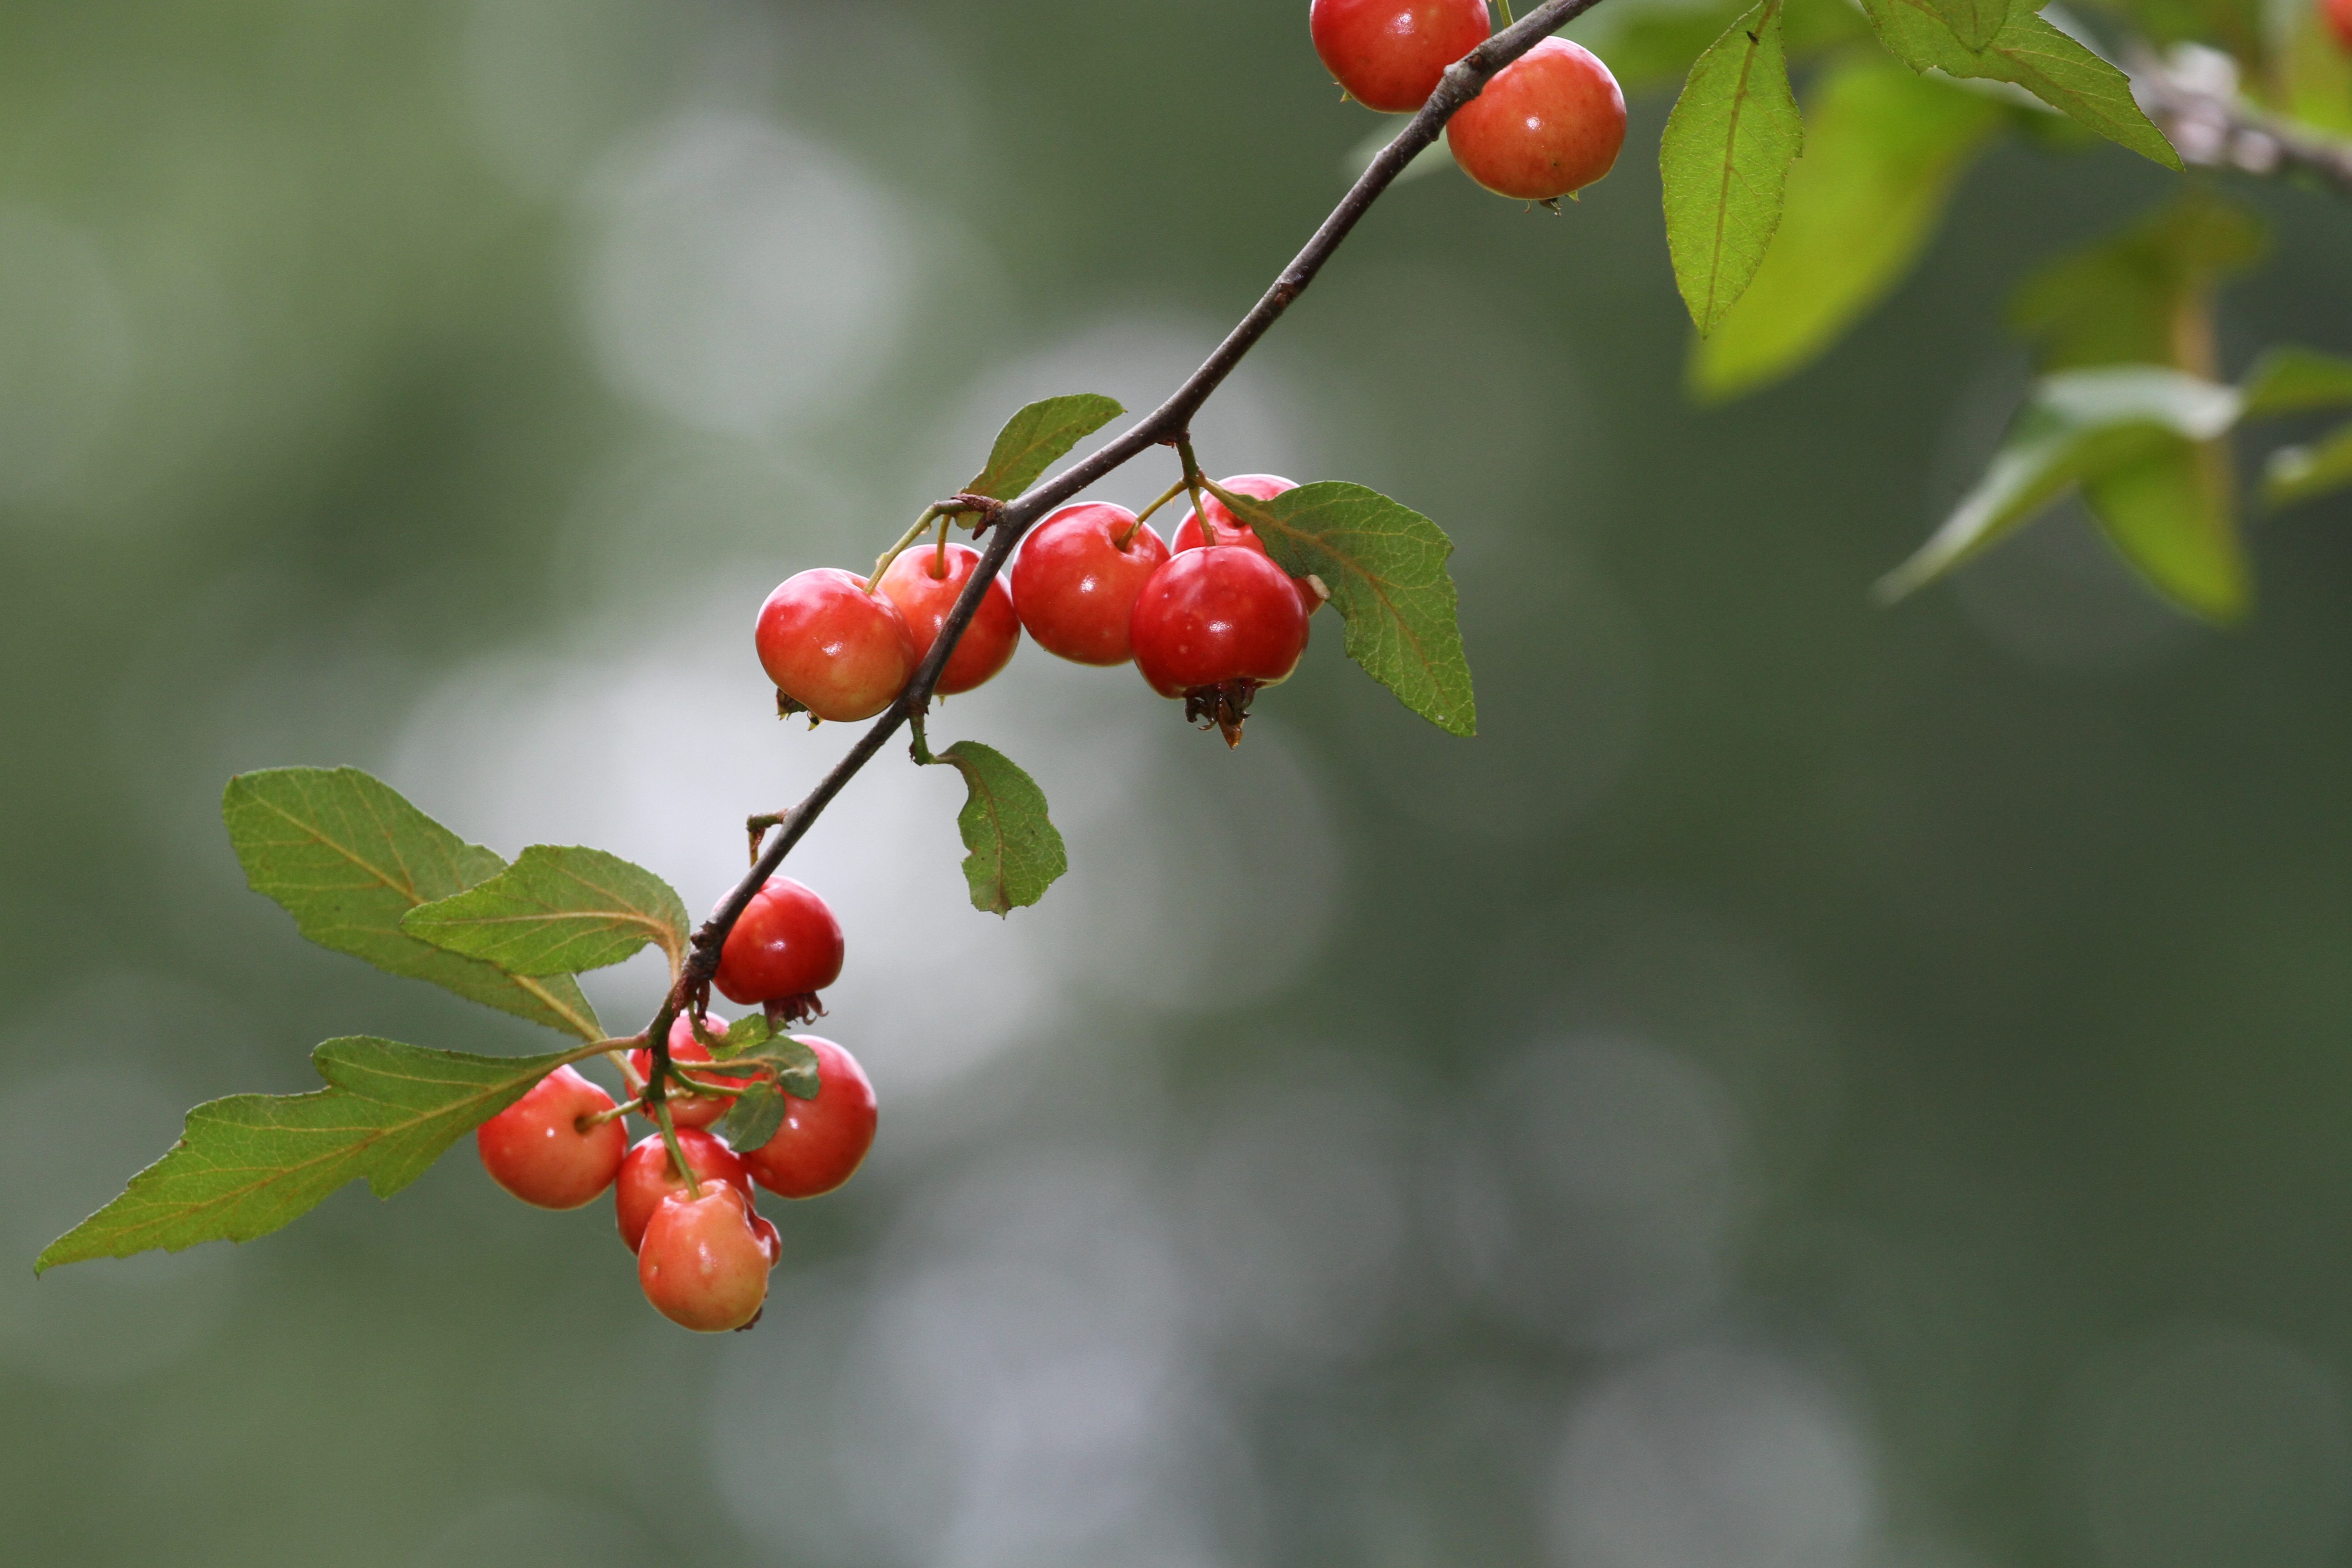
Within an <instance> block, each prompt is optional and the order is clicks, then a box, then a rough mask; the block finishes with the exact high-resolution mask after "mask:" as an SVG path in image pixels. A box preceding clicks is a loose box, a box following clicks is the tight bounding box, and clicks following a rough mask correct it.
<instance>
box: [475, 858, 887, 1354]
mask: <svg viewBox="0 0 2352 1568" xmlns="http://www.w3.org/2000/svg"><path fill="white" fill-rule="evenodd" d="M841 961H842V937H841V926H840V924H839V922H838V921H835V919H834V917H833V912H832V910H828V909H827V908H826V907H825V905H824V900H822V899H819V898H818V897H817V896H816V895H815V894H814V893H813V892H811V891H809V889H806V888H804V887H803V886H802V885H801V884H800V883H798V882H795V881H793V880H792V879H790V878H784V877H779V878H776V879H772V880H771V881H770V882H769V883H768V884H767V886H766V887H764V888H762V889H761V890H760V892H759V893H758V894H756V895H754V897H753V899H752V900H751V905H750V907H749V908H747V909H746V910H744V913H743V917H742V919H741V920H740V921H737V922H736V925H735V929H734V930H733V931H731V932H730V934H729V936H728V939H727V942H726V944H725V946H724V948H723V949H722V950H721V953H720V959H719V974H718V978H717V980H716V982H715V984H717V985H718V987H719V990H720V991H721V992H723V993H725V994H727V995H728V996H730V997H731V998H733V999H734V1000H736V1001H738V1002H743V1003H756V1004H759V1005H762V1006H765V1007H767V1008H769V1009H770V1011H771V1014H772V1016H810V1015H811V1014H813V1013H814V1012H816V1011H819V1010H821V1009H819V1008H818V1007H817V1002H816V994H817V992H818V991H820V990H822V989H823V988H824V986H826V985H829V984H832V983H833V982H834V980H835V978H836V977H838V976H839V974H840V973H841ZM727 1027H728V1026H727V1024H726V1023H725V1022H724V1021H723V1020H721V1019H719V1018H718V1017H716V1016H710V1017H707V1018H706V1019H704V1020H703V1028H704V1031H705V1032H706V1033H708V1034H710V1035H712V1036H714V1037H715V1036H719V1035H724V1034H725V1033H726V1030H727ZM795 1038H797V1039H798V1040H799V1041H800V1043H801V1044H803V1045H804V1046H806V1047H808V1048H809V1050H810V1051H811V1052H812V1053H814V1056H815V1058H816V1064H817V1092H816V1097H815V1098H814V1099H812V1100H803V1099H801V1098H799V1097H797V1096H795V1095H792V1094H789V1093H787V1094H785V1095H784V1096H783V1101H784V1116H783V1121H782V1125H781V1126H779V1127H778V1128H777V1130H776V1132H775V1134H774V1136H772V1137H771V1138H770V1139H769V1140H768V1141H767V1142H764V1143H761V1145H759V1146H758V1147H757V1148H753V1149H745V1150H740V1151H739V1150H737V1149H734V1148H732V1147H731V1146H730V1144H729V1143H728V1142H727V1140H726V1139H725V1138H724V1137H723V1136H720V1135H719V1134H718V1133H716V1132H712V1131H709V1128H710V1126H711V1124H712V1123H714V1122H716V1121H719V1119H720V1118H721V1117H723V1116H725V1115H726V1114H727V1112H728V1111H729V1110H730V1109H731V1108H732V1107H733V1105H734V1103H735V1100H736V1099H737V1095H736V1094H734V1093H728V1092H715V1091H712V1092H705V1091H702V1090H700V1089H694V1088H691V1087H689V1088H688V1089H680V1088H679V1087H678V1086H677V1080H676V1079H669V1080H667V1083H668V1087H667V1089H666V1091H665V1097H664V1098H663V1099H662V1100H660V1104H661V1105H662V1106H663V1107H664V1108H665V1109H666V1110H667V1113H668V1116H669V1121H670V1129H671V1136H674V1137H675V1138H676V1140H677V1144H676V1147H677V1155H673V1153H672V1152H671V1144H670V1139H669V1137H666V1136H665V1135H664V1133H663V1132H662V1131H659V1130H656V1131H653V1132H650V1133H648V1134H646V1136H645V1137H644V1138H642V1139H640V1140H639V1141H638V1142H637V1143H636V1145H635V1147H634V1148H632V1147H630V1146H629V1142H628V1134H627V1131H626V1130H625V1127H624V1125H623V1117H624V1115H625V1113H634V1114H637V1115H643V1116H646V1117H647V1118H648V1119H652V1106H653V1104H654V1101H653V1100H652V1098H651V1096H650V1095H649V1094H648V1093H647V1092H646V1090H645V1089H644V1088H643V1087H642V1086H645V1085H646V1083H647V1080H648V1079H649V1078H650V1076H651V1074H652V1072H653V1068H654V1062H653V1053H652V1052H651V1051H650V1050H647V1049H645V1048H642V1047H641V1048H639V1049H638V1050H636V1051H635V1052H634V1053H632V1054H631V1056H630V1058H629V1066H628V1078H629V1082H630V1088H631V1091H632V1092H633V1093H636V1094H639V1095H640V1096H641V1098H639V1099H637V1100H632V1101H630V1102H629V1104H628V1105H627V1106H626V1107H623V1106H621V1105H619V1104H617V1103H615V1101H614V1099H613V1097H612V1096H611V1095H609V1094H607V1093H605V1092H604V1089H601V1088H599V1087H597V1085H595V1084H594V1083H593V1082H591V1081H590V1080H589V1079H587V1078H585V1077H584V1076H583V1075H582V1074H581V1073H580V1072H579V1070H578V1069H576V1068H569V1067H564V1068H556V1069H555V1071H553V1072H551V1073H550V1074H548V1075H547V1077H545V1078H543V1079H540V1080H539V1082H538V1083H536V1084H534V1085H533V1086H532V1087H531V1089H530V1091H529V1092H528V1093H526V1094H525V1095H524V1096H523V1097H522V1098H521V1099H520V1100H516V1101H515V1102H514V1103H513V1104H512V1105H510V1106H509V1107H507V1109H506V1110H502V1111H500V1112H499V1114H498V1115H496V1116H494V1117H492V1118H490V1120H489V1121H486V1122H484V1123H483V1124H482V1125H481V1127H480V1128H479V1129H478V1130H477V1131H476V1132H475V1146H476V1147H477V1149H478V1150H479V1152H480V1153H481V1157H482V1164H483V1166H484V1167H485V1168H486V1169H487V1170H488V1172H489V1173H490V1175H491V1177H492V1178H493V1179H494V1180H496V1181H497V1182H498V1184H499V1185H500V1186H502V1187H504V1188H505V1189H506V1190H507V1191H508V1192H509V1193H512V1194H514V1195H515V1196H517V1197H519V1198H520V1199H521V1200H522V1201H523V1202H525V1203H527V1204H532V1205H537V1206H538V1207H540V1208H547V1209H575V1208H579V1207H581V1206H582V1205H585V1204H589V1203H592V1202H593V1201H594V1200H595V1199H596V1198H597V1197H599V1196H601V1195H602V1194H604V1190H605V1189H606V1188H608V1187H609V1188H611V1189H612V1190H613V1198H614V1217H615V1218H616V1220H617V1221H618V1222H619V1226H620V1232H621V1239H622V1240H623V1241H624V1242H625V1243H626V1244H627V1245H628V1247H629V1250H630V1251H632V1252H634V1253H635V1254H636V1258H637V1282H638V1284H639V1286H640V1287H642V1288H643V1289H644V1290H645V1293H646V1300H649V1301H651V1302H652V1303H653V1304H654V1306H655V1307H656V1308H657V1309H659V1310H660V1311H661V1313H662V1315H663V1316H664V1317H667V1318H668V1319H669V1320H670V1321H673V1322H676V1323H679V1324H682V1325H684V1326H685V1327H687V1328H689V1329H695V1330H698V1331H702V1332H706V1333H716V1332H719V1331H723V1330H727V1329H740V1328H746V1327H749V1326H750V1325H751V1322H752V1321H754V1320H756V1319H757V1318H758V1317H759V1315H760V1310H761V1306H762V1305H763V1304H764V1303H765V1302H766V1300H767V1297H768V1272H769V1270H770V1269H772V1268H774V1267H775V1266H776V1261H777V1258H779V1256H780V1255H781V1253H782V1237H780V1236H779V1234H778V1232H777V1230H776V1227H775V1226H774V1224H773V1223H772V1222H771V1221H770V1220H769V1219H768V1218H767V1217H766V1216H765V1215H761V1213H760V1212H759V1210H758V1209H757V1208H756V1207H754V1206H753V1205H752V1195H753V1186H754V1184H758V1185H759V1186H762V1187H765V1188H767V1189H768V1191H770V1192H772V1193H774V1194H777V1195H778V1196H780V1197H787V1198H813V1197H816V1196H818V1195H819V1194H824V1193H829V1192H831V1191H833V1190H834V1189H835V1187H838V1186H840V1185H841V1184H843V1183H844V1182H846V1181H847V1180H849V1178H850V1175H851V1174H852V1173H854V1172H855V1171H856V1169H857V1166H858V1164H859V1163H860V1162H861V1161H863V1160H864V1159H865V1158H866V1151H867V1150H868V1149H870V1148H872V1147H873V1144H874V1130H875V1124H876V1110H875V1100H874V1086H873V1084H872V1083H871V1082H869V1081H868V1080H867V1079H866V1073H865V1071H864V1069H863V1068H860V1067H859V1066H858V1065H857V1060H856V1058H855V1057H852V1056H851V1055H850V1054H849V1053H848V1052H847V1051H845V1050H844V1049H842V1047H839V1046H837V1045H835V1044H834V1043H833V1042H832V1041H831V1040H825V1039H819V1038H818V1037H815V1036H813V1035H803V1036H797V1037H795ZM669 1058H670V1060H671V1061H673V1062H675V1063H677V1064H678V1065H679V1066H680V1067H682V1068H688V1069H689V1077H691V1074H690V1069H691V1068H694V1067H696V1066H697V1065H706V1066H707V1065H708V1064H709V1063H710V1062H711V1060H712V1057H711V1053H710V1051H709V1048H708V1047H705V1046H704V1045H703V1044H702V1042H701V1041H700V1040H698V1039H697V1038H696V1037H695V1030H694V1021H693V1020H692V1019H691V1018H689V1017H688V1016H685V1015H683V1014H681V1015H679V1016H678V1017H677V1020H676V1021H675V1022H674V1023H672V1024H671V1026H670V1029H669ZM692 1081H693V1082H694V1083H698V1084H716V1083H717V1082H719V1081H720V1080H717V1079H693V1080H692ZM731 1081H732V1082H734V1083H735V1084H738V1085H741V1084H746V1083H748V1082H750V1081H752V1080H750V1079H744V1078H741V1077H740V1076H739V1077H737V1078H735V1079H733V1080H731ZM681 1155H682V1156H683V1157H684V1161H685V1164H686V1170H685V1171H681V1170H680V1169H679V1168H678V1158H677V1156H681Z"/></svg>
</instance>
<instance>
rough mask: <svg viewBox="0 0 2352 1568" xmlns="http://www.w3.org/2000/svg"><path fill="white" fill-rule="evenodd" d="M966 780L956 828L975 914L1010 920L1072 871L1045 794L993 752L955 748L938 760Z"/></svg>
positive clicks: (977, 746) (970, 745) (923, 756)
mask: <svg viewBox="0 0 2352 1568" xmlns="http://www.w3.org/2000/svg"><path fill="white" fill-rule="evenodd" d="M918 756H919V759H920V760H922V761H924V762H928V763H946V764H947V765H949V766H950V767H952V768H954V769H955V770H956V772H958V773H961V774H962V775H963V783H964V790H965V795H964V803H963V809H962V810H961V811H960V812H958V813H957V814H956V829H957V831H958V832H960V833H961V834H962V835H963V847H965V848H966V849H967V850H969V851H971V853H969V854H967V855H966V856H965V857H964V858H963V877H964V880H965V881H966V882H968V883H970V884H971V907H972V908H973V909H976V910H980V911H981V912H982V913H983V914H992V915H1005V914H1011V913H1012V912H1013V910H1016V909H1019V908H1022V907H1023V906H1024V905H1028V904H1034V903H1035V902H1036V901H1037V900H1039V899H1042V898H1044V897H1045V889H1047V888H1050V887H1052V886H1053V885H1054V881H1055V879H1056V878H1057V877H1059V876H1061V874H1062V873H1063V872H1065V871H1066V870H1068V869H1069V868H1070V859H1069V855H1068V853H1067V851H1066V850H1065V849H1064V848H1063V846H1062V835H1061V833H1060V831H1059V830H1058V829H1056V828H1055V826H1054V823H1053V819H1052V818H1051V817H1049V816H1046V815H1045V791H1044V790H1041V789H1039V788H1038V787H1037V781H1036V780H1034V779H1033V778H1031V777H1030V776H1029V775H1028V774H1027V773H1023V772H1022V771H1021V770H1020V768H1018V767H1017V766H1015V765H1014V764H1013V761H1012V760H1011V759H1010V758H1008V757H1006V756H1005V754H1004V753H1003V752H1000V751H998V750H997V749H996V748H995V747H993V746H983V745H982V744H981V743H980V742H977V741H958V742H956V743H955V744H954V745H952V746H950V747H949V748H948V749H947V750H946V751H944V752H940V753H939V754H938V755H937V756H930V755H929V754H927V753H922V752H919V753H918Z"/></svg>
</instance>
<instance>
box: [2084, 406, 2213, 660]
mask: <svg viewBox="0 0 2352 1568" xmlns="http://www.w3.org/2000/svg"><path fill="white" fill-rule="evenodd" d="M2237 489H2238V487H2237V479H2236V474H2235V471H2234V469H2233V468H2232V466H2231V461H2230V449H2229V447H2228V445H2227V444H2226V443H2224V442H2221V441H2217V440H2212V439H2206V440H2187V439H2183V438H2182V437H2177V436H2176V437H2164V438H2162V439H2161V440H2160V441H2159V442H2158V445H2157V447H2156V449H2155V450H2154V451H2153V452H2151V453H2149V454H2148V455H2147V457H2144V458H2139V459H2138V460H2137V461H2136V462H2130V463H2126V464H2123V465H2122V466H2120V467H2117V468H2112V469H2110V470H2108V471H2107V472H2105V473H2101V474H2095V475H2092V476H2090V477H2088V478H2086V479H2084V483H2083V500H2084V502H2085V503H2086V504H2087V505H2088V506H2089V507H2090V509H2091V516H2092V517H2093V519H2094V520H2095V521H2097V523H2098V525H2099V531H2100V532H2102V533H2104V534H2105V535H2106V537H2107V542H2109V543H2111V544H2113V545H2114V546H2115V547H2116V553H2118V554H2120V555H2121V556H2122V557H2123V558H2124V559H2125V560H2126V562H2128V563H2130V564H2131V565H2132V567H2133V568H2134V569H2135V570H2136V571H2137V572H2138V574H2140V576H2141V578H2142V579H2143V580H2145V581H2146V582H2147V585H2148V586H2149V587H2151V588H2153V589H2155V590H2156V592H2157V593H2158V594H2159V595H2162V596H2163V597H2164V598H2166V599H2168V600H2170V601H2171V602H2172V603H2173V604H2174V605H2178V606H2179V607H2180V608H2181V609H2184V610H2186V611H2188V612H2189V614H2190V615H2193V616H2197V617H2198V618H2199V619H2200V620H2206V621H2210V622H2212V623H2213V624H2215V625H2217V626H2226V625H2228V624H2229V623H2230V622H2231V621H2234V620H2237V619H2239V618H2241V617H2242V616H2244V615H2245V613H2246V611H2247V610H2248V609H2249V608H2251V607H2252V604H2253V573H2252V568H2251V567H2250V566H2249V565H2248V564H2247V562H2246V552H2245V549H2244V546H2243V545H2242V543H2241V542H2240V540H2239V537H2238V502H2237Z"/></svg>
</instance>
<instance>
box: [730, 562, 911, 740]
mask: <svg viewBox="0 0 2352 1568" xmlns="http://www.w3.org/2000/svg"><path fill="white" fill-rule="evenodd" d="M754 636H755V639H756V641H757V643H758V646H759V649H760V664H761V668H764V669H766V670H767V672H768V679H770V680H772V681H774V682H775V683H776V689H777V690H778V691H780V692H782V693H783V694H784V695H785V696H786V697H789V698H791V699H792V700H793V701H794V702H797V703H799V704H800V705H801V706H802V707H803V708H805V709H807V710H808V711H809V712H810V713H811V714H813V715H814V716H815V717H817V718H819V719H833V720H840V721H848V720H854V719H871V718H872V717H874V715H876V714H877V713H879V712H881V711H882V710H884V709H885V708H887V707H888V706H890V703H891V701H892V700H894V699H895V698H897V697H898V693H899V692H901V691H904V690H905V689H907V681H908V678H910V677H911V676H913V674H914V673H915V664H916V658H917V655H916V653H915V637H914V634H913V633H912V632H911V631H909V630H908V627H907V622H906V619H905V617H904V616H900V615H899V614H898V606H897V605H893V604H892V603H891V602H890V601H889V600H887V599H886V598H884V597H882V596H881V595H879V594H868V593H866V579H865V578H863V577H860V576H858V575H856V574H855V573H850V572H843V571H840V570H838V569H837V568H835V567H831V566H819V567H816V568H814V569H813V570H811V571H807V572H803V573H800V574H797V575H795V576H793V577H788V578H786V579H785V580H784V581H783V582H782V583H779V584H777V585H776V591H775V592H774V593H772V594H771V595H768V602H767V603H766V604H764V605H761V606H760V620H759V625H758V626H757V628H756V631H755V634H754Z"/></svg>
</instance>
